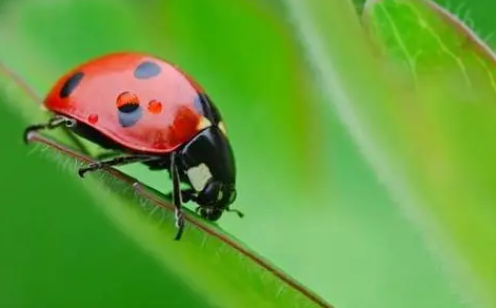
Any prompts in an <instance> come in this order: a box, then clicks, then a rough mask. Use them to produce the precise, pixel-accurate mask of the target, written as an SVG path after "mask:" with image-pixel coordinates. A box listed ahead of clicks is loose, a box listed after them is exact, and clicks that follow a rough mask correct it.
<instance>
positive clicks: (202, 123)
mask: <svg viewBox="0 0 496 308" xmlns="http://www.w3.org/2000/svg"><path fill="white" fill-rule="evenodd" d="M210 126H212V122H210V121H209V120H208V119H207V118H205V117H202V118H201V119H200V123H198V126H197V127H196V129H197V130H198V131H201V130H203V129H205V128H207V127H210Z"/></svg>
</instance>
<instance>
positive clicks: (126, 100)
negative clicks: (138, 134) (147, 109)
mask: <svg viewBox="0 0 496 308" xmlns="http://www.w3.org/2000/svg"><path fill="white" fill-rule="evenodd" d="M139 104H140V102H139V99H138V96H136V94H133V93H131V92H124V93H121V94H120V95H119V96H118V97H117V101H116V105H117V109H119V111H120V112H124V113H131V112H133V111H135V110H136V109H138V108H139Z"/></svg>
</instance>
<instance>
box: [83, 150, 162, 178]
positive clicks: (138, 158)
mask: <svg viewBox="0 0 496 308" xmlns="http://www.w3.org/2000/svg"><path fill="white" fill-rule="evenodd" d="M154 159H157V158H156V157H155V156H150V155H127V156H119V157H115V158H112V159H109V160H102V161H98V162H95V163H92V164H90V165H88V166H87V167H84V168H80V169H79V171H78V174H79V176H80V177H84V175H85V174H86V173H87V172H91V171H96V170H100V169H104V168H109V167H116V166H123V165H129V164H134V163H142V162H145V161H150V160H154Z"/></svg>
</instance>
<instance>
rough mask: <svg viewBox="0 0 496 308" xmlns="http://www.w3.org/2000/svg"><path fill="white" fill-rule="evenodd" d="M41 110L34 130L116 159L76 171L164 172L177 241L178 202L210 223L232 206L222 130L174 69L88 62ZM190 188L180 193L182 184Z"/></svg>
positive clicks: (145, 61)
mask: <svg viewBox="0 0 496 308" xmlns="http://www.w3.org/2000/svg"><path fill="white" fill-rule="evenodd" d="M43 104H44V105H45V106H46V108H47V109H48V110H50V111H51V112H53V113H54V117H53V118H52V119H51V120H49V121H48V123H45V124H39V125H32V126H30V127H28V128H27V129H26V131H25V135H24V137H25V141H26V142H27V140H29V138H28V136H29V134H30V133H31V132H33V131H38V130H41V129H53V128H56V127H59V126H66V127H68V128H69V129H70V130H71V131H73V132H74V133H76V134H77V135H79V136H81V137H83V138H86V139H88V140H91V141H93V142H95V143H97V144H99V145H100V146H101V147H103V148H105V149H109V150H114V151H118V152H119V153H120V155H119V156H117V157H115V158H112V159H108V160H100V161H98V162H96V163H94V164H91V165H89V166H87V167H85V168H81V169H79V175H80V176H81V177H83V176H84V174H85V173H86V172H88V171H95V170H99V169H102V168H106V167H112V166H122V165H126V164H131V163H144V164H146V165H147V166H148V167H149V168H150V169H151V170H164V169H165V170H168V171H169V173H170V176H171V178H172V183H173V190H172V193H171V195H172V200H173V203H174V205H175V208H176V225H177V227H178V232H177V235H176V237H175V239H177V240H178V239H179V238H180V237H181V235H182V231H183V228H184V217H183V212H182V202H188V201H190V200H191V201H194V202H196V203H197V204H198V205H199V207H198V208H197V211H199V213H200V215H201V216H202V217H204V218H205V219H208V220H211V221H215V220H217V219H219V218H220V216H221V215H222V213H223V211H234V212H237V213H238V214H239V215H240V216H242V214H241V213H240V212H239V211H236V210H230V209H229V206H230V205H231V204H232V203H233V202H234V200H235V199H236V187H235V185H236V168H235V162H234V155H233V151H232V148H231V145H230V143H229V141H228V139H227V136H226V130H225V127H224V123H223V122H222V118H221V115H220V113H219V111H218V110H217V108H216V107H215V105H214V104H213V103H212V101H211V100H210V98H209V97H208V95H207V94H205V92H204V90H203V89H202V87H201V86H200V85H198V84H197V83H196V82H195V81H193V80H192V79H191V78H190V77H189V76H187V75H186V74H185V73H184V72H181V71H180V70H179V69H178V68H177V67H175V66H174V65H172V64H170V63H168V62H166V61H164V60H162V59H159V58H156V57H154V56H151V55H146V54H140V53H115V54H110V55H106V56H103V57H99V58H96V59H93V60H91V61H89V62H86V63H84V64H82V65H80V66H79V67H76V68H75V69H73V70H71V71H70V72H68V73H67V74H66V75H64V76H63V77H62V78H60V79H59V80H58V82H57V83H56V84H55V86H54V87H53V88H52V90H51V91H50V93H49V94H48V95H47V96H46V98H45V100H44V102H43ZM181 182H182V183H185V184H187V186H188V187H189V188H187V189H183V190H181V189H180V183H181Z"/></svg>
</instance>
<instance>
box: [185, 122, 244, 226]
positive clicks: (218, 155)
mask: <svg viewBox="0 0 496 308" xmlns="http://www.w3.org/2000/svg"><path fill="white" fill-rule="evenodd" d="M180 157H181V158H182V167H183V168H182V169H183V170H184V172H185V174H186V176H187V178H188V179H189V182H190V184H191V186H192V187H193V188H194V189H195V190H196V191H197V193H198V196H197V203H198V204H199V205H200V206H203V207H209V208H217V209H218V210H220V211H222V210H224V209H225V208H227V207H228V206H229V205H230V204H231V203H232V202H234V199H235V198H236V189H235V185H236V168H235V162H234V155H233V152H232V148H231V145H230V143H229V141H228V139H227V137H226V136H225V134H224V132H223V131H222V130H221V129H219V128H218V127H217V126H210V127H208V128H206V129H204V130H202V131H201V132H199V133H198V134H197V135H196V136H195V137H194V138H193V139H191V140H190V141H189V142H188V143H187V144H186V145H185V146H184V147H183V148H182V149H181V151H180ZM219 216H220V215H219ZM211 220H216V218H215V219H211Z"/></svg>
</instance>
